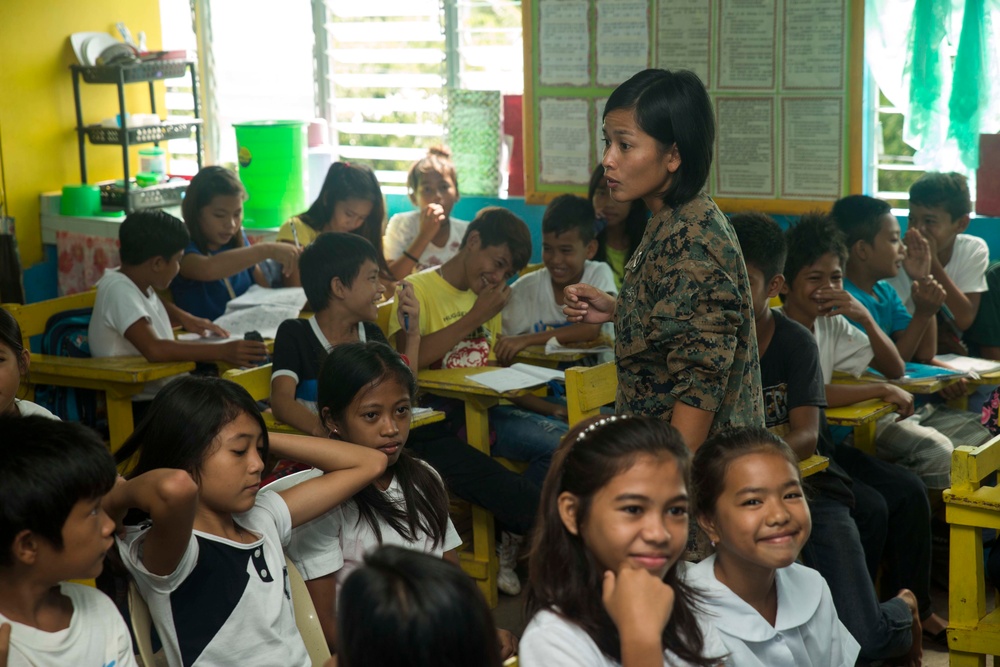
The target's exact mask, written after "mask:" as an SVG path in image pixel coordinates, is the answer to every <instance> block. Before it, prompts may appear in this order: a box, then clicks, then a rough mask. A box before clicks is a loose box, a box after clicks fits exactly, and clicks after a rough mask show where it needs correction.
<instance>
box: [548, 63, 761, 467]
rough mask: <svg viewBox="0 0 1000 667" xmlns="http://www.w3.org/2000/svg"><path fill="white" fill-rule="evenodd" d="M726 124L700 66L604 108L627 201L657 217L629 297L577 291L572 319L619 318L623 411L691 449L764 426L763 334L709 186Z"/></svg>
mask: <svg viewBox="0 0 1000 667" xmlns="http://www.w3.org/2000/svg"><path fill="white" fill-rule="evenodd" d="M714 141H715V120H714V118H713V113H712V103H711V101H710V100H709V97H708V93H707V91H706V90H705V86H704V85H703V84H702V82H701V80H700V79H698V77H697V76H696V75H695V74H694V73H692V72H688V71H684V70H678V71H674V72H670V71H667V70H660V69H648V70H645V71H643V72H640V73H638V74H636V75H635V76H633V77H632V78H631V79H629V80H628V81H626V82H625V83H623V84H622V85H620V86H619V87H618V88H617V89H616V90H615V91H614V93H612V94H611V97H609V98H608V102H607V105H606V106H605V110H604V143H605V149H604V159H603V161H602V164H603V165H604V171H605V176H606V177H607V180H608V188H609V189H610V191H611V197H612V198H613V199H614V200H615V201H621V202H626V201H632V200H635V199H642V200H643V201H644V202H645V203H646V206H647V207H649V210H650V211H651V212H652V214H653V215H652V218H651V219H650V220H649V222H648V223H647V225H646V230H645V233H644V235H643V238H642V241H641V242H640V243H639V246H638V248H637V249H636V251H635V253H634V254H633V255H632V257H631V259H630V260H629V261H628V262H627V264H626V266H625V279H624V281H623V283H622V289H621V292H620V294H619V295H618V298H617V300H616V299H615V298H614V297H612V296H610V295H609V294H606V293H605V292H602V291H601V290H598V289H596V288H594V287H592V286H590V285H585V284H577V285H570V286H569V287H567V288H566V290H565V293H566V306H565V308H564V310H565V312H566V314H567V315H568V316H569V318H570V320H571V321H576V322H589V323H601V322H608V321H614V323H615V334H616V341H615V359H616V363H617V365H618V397H617V410H618V412H622V413H627V414H643V415H651V416H655V417H659V418H661V419H665V420H668V421H670V423H671V424H672V425H673V426H674V427H675V428H677V429H678V430H679V431H680V432H681V435H682V436H683V437H684V440H685V442H686V443H687V445H688V446H689V447H690V448H691V449H697V448H698V446H700V445H701V443H702V442H703V441H704V440H705V438H706V437H708V436H709V435H710V434H713V433H715V432H717V431H719V430H722V429H723V428H725V427H728V426H734V427H735V426H763V425H764V416H763V401H762V396H761V384H760V364H759V361H758V357H757V338H756V334H755V333H754V324H753V311H752V309H751V303H750V287H749V279H748V278H747V270H746V266H745V264H744V263H743V255H742V254H741V252H740V246H739V243H738V242H737V240H736V234H735V233H734V232H733V229H732V227H731V226H730V225H729V221H728V220H726V218H725V216H724V215H723V214H722V212H721V211H719V208H718V207H717V206H716V205H715V202H714V201H712V199H711V198H710V197H709V196H708V195H707V194H705V193H704V192H703V191H702V190H703V188H704V186H705V182H706V180H707V179H708V171H709V168H710V167H711V164H712V147H713V144H714Z"/></svg>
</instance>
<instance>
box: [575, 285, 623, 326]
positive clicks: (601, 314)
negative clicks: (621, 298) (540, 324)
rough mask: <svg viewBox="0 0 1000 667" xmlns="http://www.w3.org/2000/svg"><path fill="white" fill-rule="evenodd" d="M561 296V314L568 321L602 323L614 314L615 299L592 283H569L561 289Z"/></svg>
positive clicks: (609, 319)
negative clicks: (563, 301)
mask: <svg viewBox="0 0 1000 667" xmlns="http://www.w3.org/2000/svg"><path fill="white" fill-rule="evenodd" d="M563 296H564V300H565V305H564V306H563V314H565V315H566V319H568V320H569V321H570V322H584V323H585V324H604V323H605V322H610V321H611V319H612V318H613V317H614V316H615V303H616V299H615V298H614V297H613V296H611V295H610V294H608V293H607V292H602V291H601V290H599V289H597V288H596V287H593V286H592V285H587V284H585V283H577V284H575V285H569V286H568V287H565V288H564V289H563Z"/></svg>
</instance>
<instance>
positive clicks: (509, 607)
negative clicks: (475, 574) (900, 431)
mask: <svg viewBox="0 0 1000 667" xmlns="http://www.w3.org/2000/svg"><path fill="white" fill-rule="evenodd" d="M521 581H522V583H527V582H526V577H524V576H522V577H521ZM932 595H933V598H934V607H935V609H937V610H938V613H939V614H941V615H942V616H947V615H948V595H947V593H946V592H945V591H944V590H942V589H940V588H936V587H935V589H934V590H933V591H932ZM523 612H524V592H523V591H522V592H521V594H520V595H518V596H516V597H509V596H506V595H503V594H501V595H500V604H498V605H497V608H496V609H494V610H493V616H494V618H495V619H496V622H497V626H498V627H501V628H505V629H507V630H510V631H512V632H514V633H515V634H516V635H518V636H520V635H521V633H522V632H523V631H524V616H523ZM923 664H924V667H948V650H947V649H946V648H945V647H943V646H938V645H935V644H930V643H926V644H925V645H924V660H923ZM986 664H987V666H989V665H992V664H993V662H992V658H987V661H986ZM998 667H1000V666H998Z"/></svg>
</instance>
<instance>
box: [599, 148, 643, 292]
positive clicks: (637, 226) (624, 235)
mask: <svg viewBox="0 0 1000 667" xmlns="http://www.w3.org/2000/svg"><path fill="white" fill-rule="evenodd" d="M587 198H588V199H590V201H591V203H593V205H594V212H595V213H596V214H597V220H598V223H597V224H598V227H600V226H601V225H602V224H603V226H604V228H603V229H599V231H598V232H597V237H596V238H597V253H596V254H595V255H594V261H595V262H607V264H608V266H610V267H611V272H612V273H613V274H614V276H615V287H616V288H617V289H619V290H620V289H621V288H622V281H623V280H624V279H625V265H626V264H627V263H628V260H629V259H631V258H632V255H633V254H634V253H635V249H636V248H638V247H639V241H641V240H642V234H643V232H645V231H646V223H647V222H648V221H649V209H648V208H646V204H644V203H643V201H642V200H641V199H634V200H632V201H630V202H619V201H615V200H614V199H612V198H611V191H610V190H609V189H608V179H607V177H606V176H605V175H604V165H603V164H599V165H597V166H596V167H594V171H593V172H591V174H590V186H589V187H588V188H587Z"/></svg>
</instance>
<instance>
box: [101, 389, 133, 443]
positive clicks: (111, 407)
mask: <svg viewBox="0 0 1000 667" xmlns="http://www.w3.org/2000/svg"><path fill="white" fill-rule="evenodd" d="M105 396H106V397H107V403H108V431H109V432H110V436H111V453H112V454H114V453H115V452H117V451H118V450H119V449H121V446H122V445H123V444H124V443H125V439H126V438H128V437H129V436H130V435H132V430H133V424H132V397H131V396H114V395H113V394H112V392H110V391H108V392H106V393H105Z"/></svg>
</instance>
